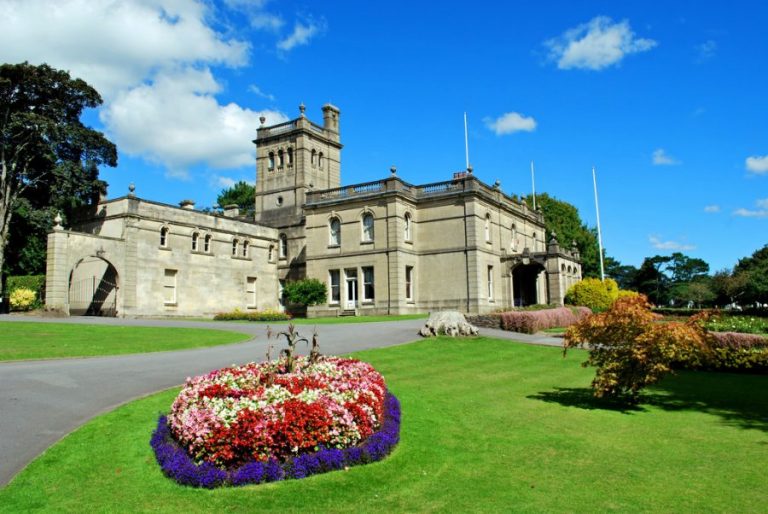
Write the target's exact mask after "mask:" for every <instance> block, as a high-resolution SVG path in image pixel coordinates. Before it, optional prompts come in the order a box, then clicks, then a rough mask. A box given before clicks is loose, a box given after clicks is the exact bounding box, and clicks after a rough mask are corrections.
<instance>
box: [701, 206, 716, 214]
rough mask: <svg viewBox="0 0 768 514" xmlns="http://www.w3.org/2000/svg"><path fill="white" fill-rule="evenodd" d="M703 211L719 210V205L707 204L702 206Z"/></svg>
mask: <svg viewBox="0 0 768 514" xmlns="http://www.w3.org/2000/svg"><path fill="white" fill-rule="evenodd" d="M704 212H709V213H713V212H720V206H719V205H707V206H706V207H704Z"/></svg>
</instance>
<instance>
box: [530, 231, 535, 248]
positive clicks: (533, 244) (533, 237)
mask: <svg viewBox="0 0 768 514" xmlns="http://www.w3.org/2000/svg"><path fill="white" fill-rule="evenodd" d="M532 239H533V243H532V244H531V251H532V252H535V251H536V232H534V233H533V236H532Z"/></svg>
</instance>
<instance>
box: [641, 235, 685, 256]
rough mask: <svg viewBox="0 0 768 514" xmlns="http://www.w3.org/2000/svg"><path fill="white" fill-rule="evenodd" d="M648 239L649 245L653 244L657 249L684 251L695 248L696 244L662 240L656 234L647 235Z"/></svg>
mask: <svg viewBox="0 0 768 514" xmlns="http://www.w3.org/2000/svg"><path fill="white" fill-rule="evenodd" d="M648 241H649V242H650V243H651V246H653V247H654V248H656V249H657V250H672V251H675V252H684V251H688V250H695V249H696V246H694V245H690V244H685V243H681V242H678V241H662V240H661V239H660V238H659V237H657V236H649V237H648Z"/></svg>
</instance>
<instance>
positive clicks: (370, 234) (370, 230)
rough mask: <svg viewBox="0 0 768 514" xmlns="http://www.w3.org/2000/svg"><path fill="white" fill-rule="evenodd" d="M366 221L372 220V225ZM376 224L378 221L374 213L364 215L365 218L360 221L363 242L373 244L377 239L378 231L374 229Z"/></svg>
mask: <svg viewBox="0 0 768 514" xmlns="http://www.w3.org/2000/svg"><path fill="white" fill-rule="evenodd" d="M366 220H370V223H368V222H367V221H366ZM375 224H376V220H375V219H374V217H373V214H372V213H370V212H366V213H364V214H363V217H362V218H361V219H360V225H361V228H362V241H363V242H364V243H372V242H373V239H374V238H375V237H376V231H375V229H374V226H375Z"/></svg>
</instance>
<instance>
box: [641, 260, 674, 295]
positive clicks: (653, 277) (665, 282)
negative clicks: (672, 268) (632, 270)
mask: <svg viewBox="0 0 768 514" xmlns="http://www.w3.org/2000/svg"><path fill="white" fill-rule="evenodd" d="M671 261H672V257H665V256H662V255H654V256H653V257H646V258H645V259H643V263H642V264H641V265H640V269H639V270H638V271H637V274H636V275H635V282H634V284H632V289H634V290H635V291H637V292H639V293H642V294H644V295H646V296H647V297H648V299H649V300H650V301H651V302H653V303H655V304H656V305H666V304H667V301H668V299H669V277H668V276H667V275H666V274H665V273H664V270H666V268H667V266H668V265H669V263H670V262H671Z"/></svg>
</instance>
